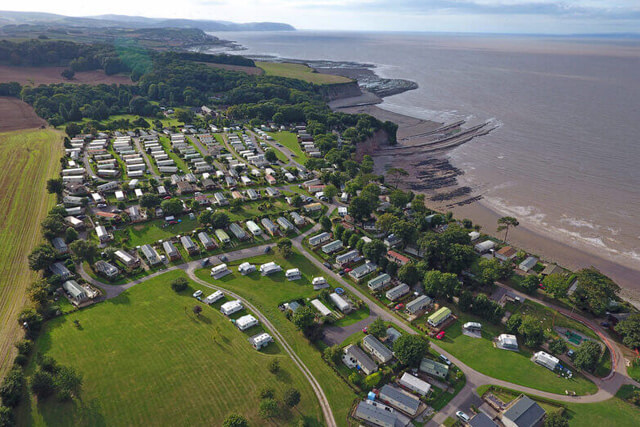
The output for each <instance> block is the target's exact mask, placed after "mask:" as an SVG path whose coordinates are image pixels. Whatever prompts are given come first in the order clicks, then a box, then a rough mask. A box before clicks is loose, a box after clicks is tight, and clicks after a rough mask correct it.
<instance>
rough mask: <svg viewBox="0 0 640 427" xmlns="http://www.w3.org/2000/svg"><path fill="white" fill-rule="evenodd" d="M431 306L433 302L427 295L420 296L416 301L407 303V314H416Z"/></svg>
mask: <svg viewBox="0 0 640 427" xmlns="http://www.w3.org/2000/svg"><path fill="white" fill-rule="evenodd" d="M431 304H433V300H432V299H431V298H429V297H428V296H427V295H420V296H419V297H417V298H416V299H414V300H412V301H411V302H409V303H407V309H406V310H407V313H409V314H416V313H419V312H421V311H426V310H428V309H429V307H431Z"/></svg>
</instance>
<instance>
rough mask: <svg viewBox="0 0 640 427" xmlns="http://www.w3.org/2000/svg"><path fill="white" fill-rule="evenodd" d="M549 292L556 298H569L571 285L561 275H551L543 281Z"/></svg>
mask: <svg viewBox="0 0 640 427" xmlns="http://www.w3.org/2000/svg"><path fill="white" fill-rule="evenodd" d="M542 283H543V284H544V286H545V288H546V290H547V292H549V293H550V294H551V295H553V296H554V298H558V299H560V298H564V297H566V296H567V291H568V290H569V283H567V280H566V279H565V278H564V276H562V275H561V274H549V275H548V276H547V277H545V278H544V280H543V281H542Z"/></svg>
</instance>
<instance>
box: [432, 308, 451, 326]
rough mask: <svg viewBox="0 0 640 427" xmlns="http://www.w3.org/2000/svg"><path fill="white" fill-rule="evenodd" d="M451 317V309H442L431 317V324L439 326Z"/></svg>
mask: <svg viewBox="0 0 640 427" xmlns="http://www.w3.org/2000/svg"><path fill="white" fill-rule="evenodd" d="M450 315H451V309H450V308H448V307H440V309H439V310H438V311H436V312H435V313H433V314H432V315H431V316H429V319H428V320H429V323H434V324H436V325H437V324H439V323H440V322H442V321H443V320H444V319H445V318H447V317H449V316H450Z"/></svg>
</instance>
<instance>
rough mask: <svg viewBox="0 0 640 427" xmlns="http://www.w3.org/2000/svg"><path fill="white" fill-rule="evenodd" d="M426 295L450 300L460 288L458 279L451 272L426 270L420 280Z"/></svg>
mask: <svg viewBox="0 0 640 427" xmlns="http://www.w3.org/2000/svg"><path fill="white" fill-rule="evenodd" d="M422 283H423V285H424V290H425V292H426V293H427V295H429V296H431V297H433V298H446V299H448V300H450V299H451V298H453V296H454V295H456V294H457V292H458V290H459V289H460V281H458V277H457V276H456V275H455V274H453V273H443V272H441V271H439V270H431V271H427V273H426V274H425V275H424V279H423V280H422Z"/></svg>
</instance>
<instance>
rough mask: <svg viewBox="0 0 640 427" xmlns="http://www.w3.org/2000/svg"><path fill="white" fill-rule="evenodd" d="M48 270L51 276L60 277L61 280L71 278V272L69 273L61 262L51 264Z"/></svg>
mask: <svg viewBox="0 0 640 427" xmlns="http://www.w3.org/2000/svg"><path fill="white" fill-rule="evenodd" d="M49 270H51V272H52V273H53V274H56V275H58V276H61V277H63V278H65V277H69V276H71V272H70V271H69V269H68V268H67V266H66V265H64V264H63V263H61V262H56V263H53V264H51V265H50V266H49Z"/></svg>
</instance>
